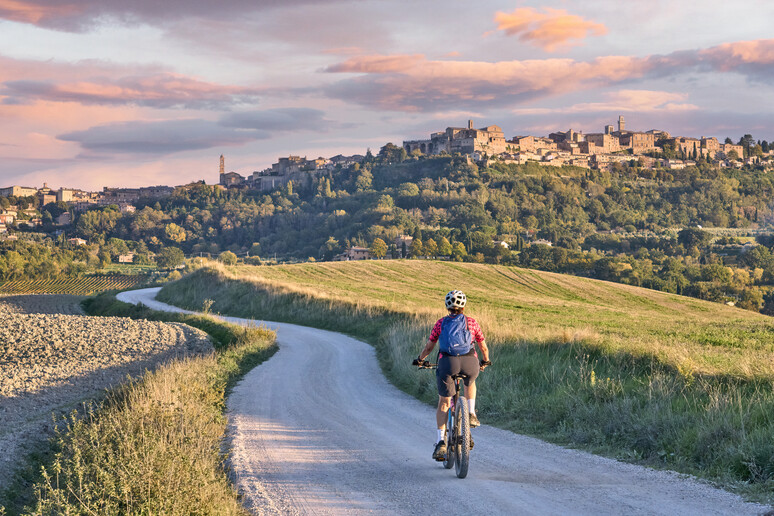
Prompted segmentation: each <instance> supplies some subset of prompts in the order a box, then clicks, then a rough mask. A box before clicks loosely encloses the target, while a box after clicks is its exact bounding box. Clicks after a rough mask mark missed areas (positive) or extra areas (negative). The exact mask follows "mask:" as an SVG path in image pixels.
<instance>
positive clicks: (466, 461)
mask: <svg viewBox="0 0 774 516" xmlns="http://www.w3.org/2000/svg"><path fill="white" fill-rule="evenodd" d="M454 412H455V416H456V417H455V418H454V419H455V420H456V421H455V422H454V427H455V434H456V435H455V439H454V440H455V441H456V442H455V446H454V455H455V457H454V462H455V464H454V467H455V470H456V472H457V477H458V478H465V477H466V476H468V466H469V465H470V413H469V412H468V400H467V399H465V398H463V397H460V399H459V402H458V403H457V406H456V407H455V411H454ZM447 455H448V452H447Z"/></svg>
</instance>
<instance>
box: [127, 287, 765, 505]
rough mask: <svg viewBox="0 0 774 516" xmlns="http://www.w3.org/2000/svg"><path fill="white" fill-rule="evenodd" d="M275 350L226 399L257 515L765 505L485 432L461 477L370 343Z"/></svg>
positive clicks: (339, 341)
mask: <svg viewBox="0 0 774 516" xmlns="http://www.w3.org/2000/svg"><path fill="white" fill-rule="evenodd" d="M157 290H158V289H145V290H144V291H134V292H133V293H131V294H130V295H131V297H132V299H134V301H135V302H136V301H139V300H142V302H143V303H145V304H147V305H149V306H152V307H153V308H157V309H160V308H163V307H164V306H166V305H163V304H162V303H159V302H156V301H153V300H152V297H153V296H155V293H156V292H157ZM125 300H129V299H128V298H125ZM169 309H174V310H179V309H177V308H174V307H169ZM227 319H228V320H231V321H235V322H240V321H241V322H242V323H245V324H255V321H247V320H239V319H236V318H227ZM268 324H269V325H271V326H276V324H274V323H268ZM278 343H279V345H280V349H279V351H278V352H277V353H276V354H275V355H274V356H273V357H272V358H271V359H270V360H268V361H267V362H265V363H263V364H262V365H260V366H258V367H256V368H255V369H253V370H252V371H251V372H250V373H248V374H247V375H246V376H245V378H244V379H243V381H242V382H240V383H239V384H238V385H237V386H236V388H235V389H234V391H233V393H232V395H231V396H230V398H229V400H228V411H229V415H230V429H231V430H230V436H231V441H232V465H233V469H234V474H235V478H236V484H237V487H238V489H239V490H240V492H241V493H242V494H243V495H244V501H245V504H246V505H247V507H248V508H249V509H250V510H252V511H253V512H254V513H256V514H509V515H511V514H519V515H549V514H550V515H554V514H573V515H583V514H589V515H599V514H622V515H623V514H626V515H631V514H643V515H646V514H647V515H653V514H663V515H675V514H680V515H693V514H695V515H703V516H704V515H726V514H728V515H744V514H762V513H764V512H766V511H767V510H769V509H770V508H769V507H764V506H761V505H756V504H749V503H745V502H743V501H742V500H741V498H740V497H738V496H736V495H733V494H730V493H727V492H725V491H721V490H719V489H715V488H712V487H711V486H709V485H707V484H704V483H701V482H698V481H696V480H695V479H692V478H690V477H687V476H683V475H678V474H675V473H670V472H665V471H656V470H651V469H647V468H644V467H640V466H635V465H631V464H625V463H621V462H617V461H615V460H611V459H606V458H603V457H598V456H595V455H591V454H588V453H585V452H581V451H577V450H570V449H565V448H562V447H559V446H555V445H551V444H548V443H545V442H542V441H539V440H537V439H533V438H529V437H524V436H521V435H516V434H513V433H511V432H507V431H504V430H500V429H497V428H492V427H489V426H487V425H483V426H481V427H480V428H477V429H475V430H474V434H473V436H474V439H475V442H476V446H475V449H474V450H473V452H472V457H471V466H470V472H469V474H468V477H467V478H466V479H464V480H459V479H457V478H456V477H455V476H454V474H453V470H452V471H448V470H445V469H443V467H442V466H441V465H440V464H439V463H437V462H435V461H433V460H432V459H431V458H430V455H431V452H432V448H433V441H434V440H435V428H434V426H435V419H434V416H435V411H434V409H433V408H431V407H429V406H427V405H424V404H422V403H420V402H418V401H417V400H415V399H414V398H411V397H410V396H408V395H406V394H404V393H402V392H400V391H399V390H398V389H396V388H395V387H393V386H392V385H390V384H389V383H388V382H387V380H386V379H385V378H384V376H383V375H382V373H381V371H380V369H379V366H378V364H377V360H376V356H375V352H374V349H373V348H372V347H371V346H369V345H367V344H365V343H363V342H360V341H358V340H355V339H352V338H350V337H346V336H344V335H341V334H337V333H332V332H327V331H322V330H316V329H311V328H305V327H301V326H295V325H291V324H284V323H283V324H281V325H279V331H278ZM431 374H432V373H431ZM484 374H485V373H484Z"/></svg>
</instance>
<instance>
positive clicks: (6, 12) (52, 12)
mask: <svg viewBox="0 0 774 516" xmlns="http://www.w3.org/2000/svg"><path fill="white" fill-rule="evenodd" d="M79 12H80V11H79V9H78V7H77V6H75V5H73V4H69V5H68V4H65V5H41V4H36V3H33V2H24V1H20V0H0V17H2V18H5V19H7V20H11V21H16V22H22V23H32V24H39V23H41V22H43V21H44V20H46V19H49V18H67V17H72V16H75V15H77V14H79Z"/></svg>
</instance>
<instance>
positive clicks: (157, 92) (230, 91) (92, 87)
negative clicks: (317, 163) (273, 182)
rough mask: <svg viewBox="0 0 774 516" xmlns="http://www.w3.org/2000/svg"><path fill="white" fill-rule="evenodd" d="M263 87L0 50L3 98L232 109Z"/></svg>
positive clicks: (255, 96) (250, 101) (254, 96)
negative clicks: (11, 54) (23, 57)
mask: <svg viewBox="0 0 774 516" xmlns="http://www.w3.org/2000/svg"><path fill="white" fill-rule="evenodd" d="M0 1H1V0H0ZM258 93H259V91H258V90H257V89H255V88H245V87H241V86H232V85H223V84H215V83H211V82H206V81H202V80H201V79H198V78H196V77H189V76H186V75H181V74H176V73H171V72H168V71H166V70H163V69H160V68H159V67H136V66H135V67H132V66H117V65H110V64H106V63H100V62H88V61H87V62H81V63H75V64H70V63H56V62H42V61H24V60H16V59H10V58H3V57H2V56H0V102H1V103H3V104H29V103H34V102H37V101H52V102H78V103H81V104H85V105H88V104H103V105H122V104H126V105H138V106H147V107H154V108H180V107H185V108H194V109H229V108H231V107H233V106H235V105H240V104H244V103H248V104H254V103H256V102H257V100H258Z"/></svg>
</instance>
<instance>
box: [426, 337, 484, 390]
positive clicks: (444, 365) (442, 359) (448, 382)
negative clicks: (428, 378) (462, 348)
mask: <svg viewBox="0 0 774 516" xmlns="http://www.w3.org/2000/svg"><path fill="white" fill-rule="evenodd" d="M478 372H479V363H478V355H477V354H476V351H475V349H473V350H471V351H470V352H469V353H468V354H467V355H459V356H449V355H447V354H445V353H441V355H440V356H439V357H438V368H437V369H436V370H435V378H436V383H437V384H438V395H439V396H442V397H444V398H449V397H451V396H454V379H453V378H452V375H454V374H458V373H463V374H466V375H467V378H464V379H463V380H462V381H463V383H464V384H465V387H467V386H469V385H470V382H472V381H474V380H475V379H476V378H477V377H478Z"/></svg>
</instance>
